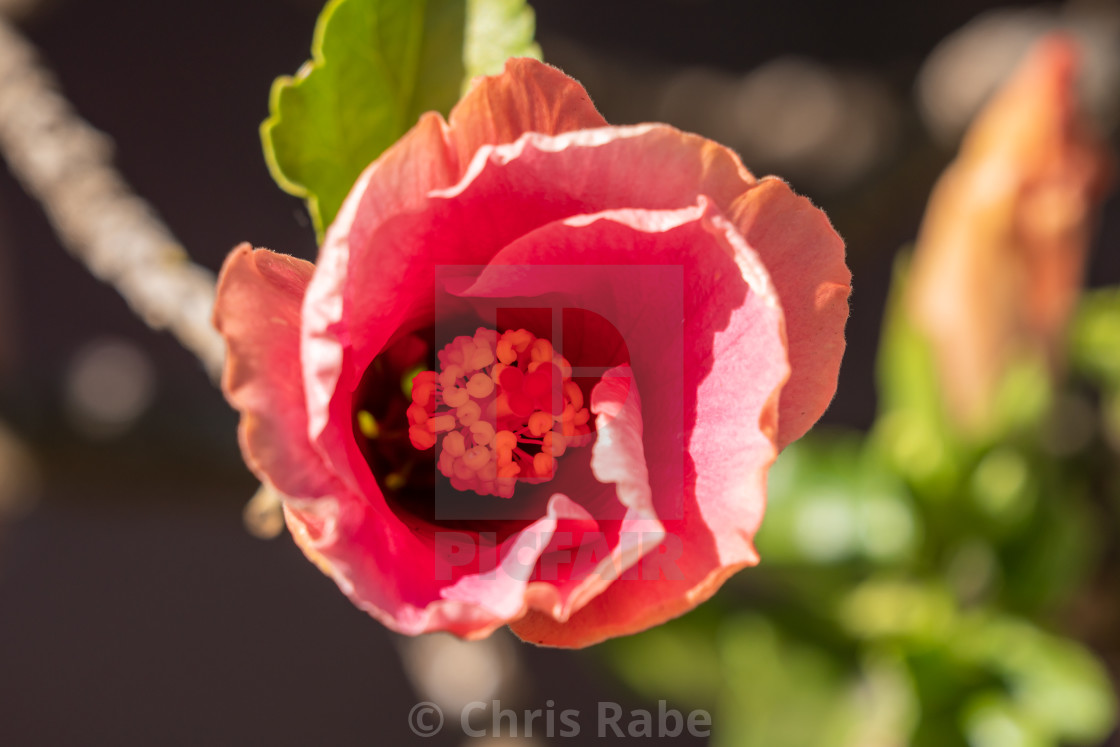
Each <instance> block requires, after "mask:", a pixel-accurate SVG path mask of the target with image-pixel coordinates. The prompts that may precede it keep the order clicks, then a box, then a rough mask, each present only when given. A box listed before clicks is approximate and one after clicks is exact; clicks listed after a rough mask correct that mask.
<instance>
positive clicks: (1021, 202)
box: [907, 34, 1112, 432]
mask: <svg viewBox="0 0 1120 747" xmlns="http://www.w3.org/2000/svg"><path fill="white" fill-rule="evenodd" d="M1078 67H1079V55H1078V48H1077V45H1076V42H1075V41H1074V40H1073V39H1072V38H1070V37H1068V36H1065V35H1061V34H1053V35H1050V36H1048V37H1046V38H1044V39H1042V40H1041V41H1040V42H1039V43H1038V44H1037V45H1036V46H1035V47H1034V49H1033V50H1032V51H1031V52H1030V54H1028V56H1027V57H1026V59H1025V60H1024V61H1023V62H1022V63H1021V65H1020V67H1019V69H1018V70H1017V72H1016V73H1015V74H1014V75H1013V76H1012V78H1011V79H1010V80H1009V81H1008V82H1007V83H1006V84H1005V85H1004V87H1003V88H1002V89H1001V90H1000V91H998V92H997V93H996V95H995V96H994V98H993V99H992V100H991V101H990V102H989V103H988V104H987V106H986V107H985V108H984V109H983V110H982V111H981V112H980V114H979V116H978V117H977V118H976V120H975V121H974V122H973V124H972V126H971V127H970V129H969V131H968V132H967V133H966V135H965V137H964V141H963V143H962V144H961V149H960V153H959V154H958V156H957V159H956V160H955V161H954V162H953V163H952V164H950V166H949V167H948V169H946V171H945V173H944V174H943V175H942V176H941V179H940V180H939V181H938V183H937V185H936V186H935V187H934V190H933V193H932V194H931V196H930V201H929V205H928V206H927V208H926V215H925V219H924V221H923V224H922V228H921V231H920V232H919V235H918V242H917V246H916V248H915V251H914V259H913V264H912V273H911V276H910V284H909V291H908V298H907V306H908V310H909V313H910V315H911V317H912V319H913V321H914V322H915V324H916V325H917V326H918V328H919V329H920V330H921V331H922V332H923V334H925V335H926V336H927V338H928V339H929V341H930V343H931V345H932V348H933V352H934V357H935V359H936V361H937V366H938V369H939V370H938V373H939V376H940V379H941V381H942V384H943V391H944V396H945V401H946V406H947V411H948V414H949V416H950V417H951V418H952V420H953V421H954V422H955V424H956V425H957V426H958V427H960V428H961V429H962V430H964V431H967V432H977V431H980V430H983V428H984V426H985V425H986V424H987V423H989V422H990V419H991V417H992V415H993V412H992V403H993V400H994V398H995V396H996V394H997V392H998V389H999V387H1000V385H1001V381H1002V378H1003V375H1004V374H1005V373H1006V372H1007V370H1008V367H1009V365H1011V364H1012V363H1015V362H1017V361H1023V360H1032V361H1038V362H1041V363H1044V364H1045V366H1046V367H1047V369H1048V370H1049V371H1051V372H1056V371H1058V370H1059V369H1060V367H1061V364H1062V354H1061V352H1060V351H1061V350H1062V338H1063V333H1064V330H1065V327H1066V324H1067V322H1068V320H1069V318H1070V314H1071V313H1072V311H1073V309H1074V305H1075V303H1076V300H1077V296H1078V293H1079V289H1080V285H1081V281H1082V275H1083V274H1084V269H1085V262H1086V254H1087V250H1088V246H1089V241H1090V238H1091V229H1092V226H1093V222H1094V218H1095V214H1096V211H1097V207H1098V205H1099V203H1100V202H1101V200H1102V198H1103V197H1104V195H1105V193H1106V191H1107V188H1108V186H1109V184H1110V182H1111V180H1112V155H1111V153H1110V151H1109V150H1108V149H1107V147H1106V146H1105V144H1104V142H1103V140H1102V139H1101V138H1100V137H1099V136H1098V135H1097V134H1096V133H1095V132H1093V130H1092V127H1091V126H1090V124H1089V122H1088V121H1087V120H1086V119H1085V118H1084V117H1083V116H1082V114H1081V112H1080V111H1079V109H1078V100H1077V92H1076V81H1077V72H1078Z"/></svg>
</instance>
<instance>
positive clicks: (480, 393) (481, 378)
mask: <svg viewBox="0 0 1120 747" xmlns="http://www.w3.org/2000/svg"><path fill="white" fill-rule="evenodd" d="M493 391H494V380H493V379H491V378H490V377H489V376H487V375H486V374H484V373H476V374H475V375H474V376H472V377H471V379H470V381H468V382H467V392H469V393H470V395H471V396H472V397H474V398H475V399H486V398H487V397H489V396H490V395H491V393H493Z"/></svg>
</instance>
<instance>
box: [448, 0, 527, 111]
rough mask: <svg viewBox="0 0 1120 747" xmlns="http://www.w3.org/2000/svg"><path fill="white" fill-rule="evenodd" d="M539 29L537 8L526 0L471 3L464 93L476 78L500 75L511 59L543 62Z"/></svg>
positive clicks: (477, 1) (464, 54) (464, 58)
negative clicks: (535, 34) (536, 33)
mask: <svg viewBox="0 0 1120 747" xmlns="http://www.w3.org/2000/svg"><path fill="white" fill-rule="evenodd" d="M535 27H536V21H535V19H534V17H533V9H532V8H530V7H529V5H528V4H527V3H526V2H525V0H468V2H467V38H466V46H465V48H464V50H463V60H464V62H465V63H466V67H467V70H466V72H467V75H466V79H465V80H464V81H463V91H464V92H466V90H467V88H468V87H469V86H470V82H471V79H472V78H474V77H475V76H477V75H493V74H494V73H497V72H499V71H500V70H501V69H502V65H504V64H505V61H506V60H507V59H508V58H510V57H534V58H536V59H538V60H539V59H541V48H540V47H539V46H537V43H536V42H534V41H533V32H534V30H535Z"/></svg>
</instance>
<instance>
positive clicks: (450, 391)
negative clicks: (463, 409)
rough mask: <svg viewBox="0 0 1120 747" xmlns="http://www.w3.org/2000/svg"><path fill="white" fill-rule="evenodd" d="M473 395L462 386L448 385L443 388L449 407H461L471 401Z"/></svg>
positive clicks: (444, 398) (445, 401) (444, 400)
mask: <svg viewBox="0 0 1120 747" xmlns="http://www.w3.org/2000/svg"><path fill="white" fill-rule="evenodd" d="M470 398H471V395H470V392H468V391H467V390H466V389H463V388H462V387H457V386H453V387H448V388H447V389H444V390H443V402H444V404H446V405H447V406H448V407H460V406H462V405H465V404H466V403H467V402H469V401H470Z"/></svg>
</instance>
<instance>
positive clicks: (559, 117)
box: [449, 57, 607, 169]
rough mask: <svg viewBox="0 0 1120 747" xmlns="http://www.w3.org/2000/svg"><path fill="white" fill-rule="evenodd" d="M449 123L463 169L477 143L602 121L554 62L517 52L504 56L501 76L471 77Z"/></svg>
mask: <svg viewBox="0 0 1120 747" xmlns="http://www.w3.org/2000/svg"><path fill="white" fill-rule="evenodd" d="M449 122H450V124H451V129H452V131H453V132H454V133H455V135H454V139H455V150H456V152H457V153H458V155H459V163H460V164H461V165H462V167H463V168H464V169H465V168H466V165H467V164H468V163H470V160H471V158H472V157H473V156H474V154H475V153H476V152H477V151H478V149H479V148H481V147H482V146H483V145H501V144H503V143H512V142H513V141H514V140H516V139H517V138H519V137H521V136H522V135H524V134H525V133H526V132H541V133H544V134H546V135H558V134H560V133H561V132H570V131H572V130H584V129H589V128H592V127H603V126H604V125H606V124H607V121H606V120H605V119H603V117H602V115H601V114H599V112H598V111H597V110H596V109H595V105H594V104H592V103H591V98H590V97H589V96H588V95H587V91H586V90H584V88H583V86H581V85H580V84H579V83H577V82H576V81H574V80H573V79H571V78H569V77H568V76H567V75H565V74H564V73H562V72H560V71H559V70H557V69H556V68H554V67H550V66H549V65H544V64H542V63H540V62H538V61H536V60H533V59H529V58H517V57H515V58H513V59H510V60H507V61H506V64H505V68H504V69H503V70H502V73H501V75H492V76H487V77H484V78H478V79H477V80H475V81H474V85H473V87H472V88H471V89H470V90H469V91H468V92H467V94H466V95H465V96H463V99H462V101H460V102H459V103H458V104H456V105H455V108H454V109H452V110H451V116H450V117H449Z"/></svg>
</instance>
